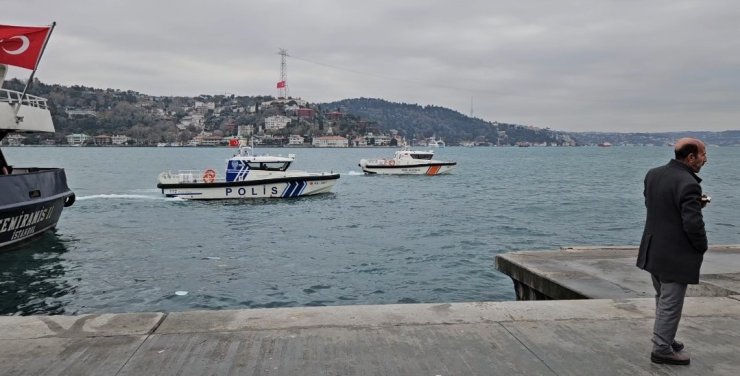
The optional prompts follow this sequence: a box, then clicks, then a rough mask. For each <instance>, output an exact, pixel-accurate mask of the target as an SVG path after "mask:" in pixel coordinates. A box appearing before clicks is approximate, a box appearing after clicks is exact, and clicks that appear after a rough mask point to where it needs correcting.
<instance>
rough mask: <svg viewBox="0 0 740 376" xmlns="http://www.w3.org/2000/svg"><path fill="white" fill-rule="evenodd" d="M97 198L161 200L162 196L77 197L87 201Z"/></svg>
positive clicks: (102, 195) (105, 195) (114, 195)
mask: <svg viewBox="0 0 740 376" xmlns="http://www.w3.org/2000/svg"><path fill="white" fill-rule="evenodd" d="M97 199H103V200H110V199H114V200H161V199H162V197H161V196H146V195H130V194H115V193H111V194H100V195H90V196H80V197H77V200H78V201H85V200H97Z"/></svg>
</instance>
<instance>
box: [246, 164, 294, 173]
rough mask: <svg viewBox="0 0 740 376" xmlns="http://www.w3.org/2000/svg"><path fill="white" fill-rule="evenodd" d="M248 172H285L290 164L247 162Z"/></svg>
mask: <svg viewBox="0 0 740 376" xmlns="http://www.w3.org/2000/svg"><path fill="white" fill-rule="evenodd" d="M247 165H248V166H249V169H250V170H263V171H285V170H287V169H288V167H290V162H247Z"/></svg>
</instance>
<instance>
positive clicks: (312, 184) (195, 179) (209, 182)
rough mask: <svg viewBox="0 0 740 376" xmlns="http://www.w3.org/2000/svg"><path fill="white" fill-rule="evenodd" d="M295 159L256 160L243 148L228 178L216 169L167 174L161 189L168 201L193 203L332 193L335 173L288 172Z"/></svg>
mask: <svg viewBox="0 0 740 376" xmlns="http://www.w3.org/2000/svg"><path fill="white" fill-rule="evenodd" d="M293 159H294V157H293V156H292V155H290V156H288V157H281V156H269V155H259V156H256V155H252V154H251V148H247V147H242V148H241V149H240V153H239V154H237V155H235V156H234V157H233V158H230V159H229V160H228V161H227V165H226V176H225V177H221V176H220V175H219V174H218V173H217V172H216V171H215V170H213V169H207V170H183V171H178V172H171V171H167V172H162V173H161V174H159V179H158V183H157V188H159V189H161V190H162V194H164V195H165V196H166V197H180V198H184V199H190V200H224V199H248V198H288V197H299V196H310V195H316V194H321V193H327V192H330V191H331V189H332V188H333V187H334V184H335V183H336V181H337V180H338V179H339V174H335V173H331V172H321V173H311V172H305V171H287V169H288V167H289V166H290V164H291V163H292V162H293Z"/></svg>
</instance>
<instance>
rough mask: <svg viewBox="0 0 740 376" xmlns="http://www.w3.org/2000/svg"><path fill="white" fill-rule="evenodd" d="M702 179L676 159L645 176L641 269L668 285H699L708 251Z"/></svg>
mask: <svg viewBox="0 0 740 376" xmlns="http://www.w3.org/2000/svg"><path fill="white" fill-rule="evenodd" d="M700 182H701V179H700V178H699V177H698V176H696V174H694V172H693V171H692V170H691V168H690V167H689V166H687V165H685V164H683V163H681V162H679V161H677V160H675V159H672V160H671V161H670V162H668V164H666V165H665V166H661V167H656V168H653V169H651V170H650V171H648V173H647V175H646V176H645V191H644V195H645V206H646V207H647V219H646V221H645V231H644V232H643V234H642V240H641V241H640V252H639V254H638V256H637V266H638V267H639V268H640V269H644V270H647V271H648V272H650V273H652V274H654V275H656V276H659V277H660V279H661V280H663V281H666V282H679V283H686V284H697V283H699V269H700V268H701V263H702V260H703V258H704V252H705V251H706V250H707V233H706V231H705V230H704V218H703V217H702V214H701V201H700V198H701V195H702V193H701V186H700V185H699V183H700Z"/></svg>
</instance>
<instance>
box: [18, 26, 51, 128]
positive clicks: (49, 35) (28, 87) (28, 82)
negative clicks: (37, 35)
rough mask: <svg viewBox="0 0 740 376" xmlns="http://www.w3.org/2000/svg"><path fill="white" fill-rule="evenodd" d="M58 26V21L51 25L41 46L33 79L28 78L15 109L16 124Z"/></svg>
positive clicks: (32, 74) (32, 73)
mask: <svg viewBox="0 0 740 376" xmlns="http://www.w3.org/2000/svg"><path fill="white" fill-rule="evenodd" d="M56 25H57V23H56V21H54V22H52V23H51V27H50V28H49V32H48V33H46V38H45V39H44V45H43V46H41V52H39V56H38V57H37V58H36V64H34V65H33V71H32V72H31V77H29V78H28V81H27V82H26V86H25V87H24V88H23V93H22V94H21V98H20V100H19V102H18V106H16V107H15V115H16V123H17V122H19V121H20V119H18V111H19V110H20V109H21V104H22V103H23V98H25V96H26V92H28V89H30V88H31V83H32V82H33V76H34V75H35V74H36V69H38V67H39V62H40V61H41V56H43V55H44V51H45V50H46V43H48V42H49V38H50V37H51V33H52V32H53V31H54V27H55V26H56Z"/></svg>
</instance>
